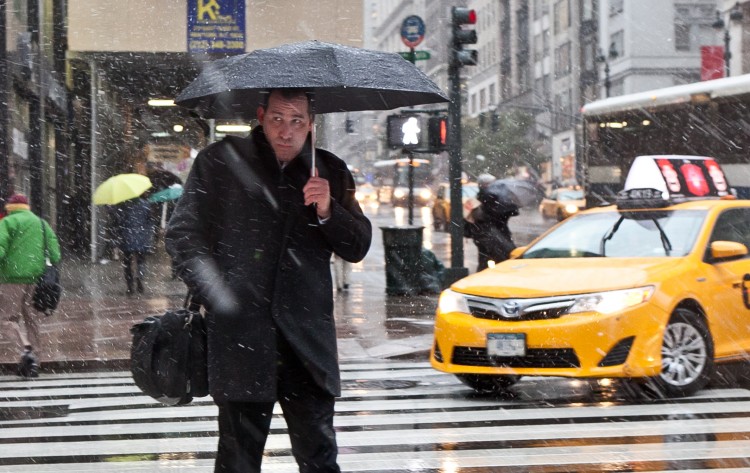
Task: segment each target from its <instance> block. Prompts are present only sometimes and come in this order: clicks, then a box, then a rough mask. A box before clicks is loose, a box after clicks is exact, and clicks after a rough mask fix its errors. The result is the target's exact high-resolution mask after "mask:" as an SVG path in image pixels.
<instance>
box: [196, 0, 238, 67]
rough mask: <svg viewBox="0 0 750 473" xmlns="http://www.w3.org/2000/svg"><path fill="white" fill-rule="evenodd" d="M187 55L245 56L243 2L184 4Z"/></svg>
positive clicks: (213, 0) (221, 0)
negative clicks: (186, 6) (185, 11)
mask: <svg viewBox="0 0 750 473" xmlns="http://www.w3.org/2000/svg"><path fill="white" fill-rule="evenodd" d="M187 4H188V28H187V43H188V52H191V53H229V54H237V53H244V52H245V1H244V0H188V2H187Z"/></svg>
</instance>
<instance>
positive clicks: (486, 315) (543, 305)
mask: <svg viewBox="0 0 750 473" xmlns="http://www.w3.org/2000/svg"><path fill="white" fill-rule="evenodd" d="M466 302H467V304H468V305H469V310H470V311H471V315H472V316H474V317H476V318H478V319H489V320H503V321H507V322H523V321H526V320H544V319H557V318H559V317H561V316H563V315H565V314H566V313H567V312H568V309H570V307H571V306H572V305H573V304H574V303H575V299H572V298H570V297H567V296H563V297H544V298H538V299H493V298H489V297H479V296H466Z"/></svg>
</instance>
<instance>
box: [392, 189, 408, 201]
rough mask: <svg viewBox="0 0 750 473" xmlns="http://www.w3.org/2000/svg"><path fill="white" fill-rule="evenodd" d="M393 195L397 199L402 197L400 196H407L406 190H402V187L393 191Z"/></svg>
mask: <svg viewBox="0 0 750 473" xmlns="http://www.w3.org/2000/svg"><path fill="white" fill-rule="evenodd" d="M393 195H394V196H395V197H396V198H397V199H400V198H402V197H404V196H406V192H405V191H404V190H402V189H396V190H395V191H393Z"/></svg>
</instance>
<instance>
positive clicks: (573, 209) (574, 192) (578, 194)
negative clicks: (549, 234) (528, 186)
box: [539, 187, 586, 221]
mask: <svg viewBox="0 0 750 473" xmlns="http://www.w3.org/2000/svg"><path fill="white" fill-rule="evenodd" d="M585 208H586V200H585V199H584V196H583V189H581V188H580V187H561V188H559V189H555V190H553V191H552V192H551V193H550V194H549V195H548V196H546V197H544V198H543V199H542V201H541V202H540V203H539V213H541V214H542V217H544V218H549V219H557V220H558V221H560V220H565V219H566V218H568V217H570V216H571V215H573V214H575V213H578V212H580V211H581V210H583V209H585Z"/></svg>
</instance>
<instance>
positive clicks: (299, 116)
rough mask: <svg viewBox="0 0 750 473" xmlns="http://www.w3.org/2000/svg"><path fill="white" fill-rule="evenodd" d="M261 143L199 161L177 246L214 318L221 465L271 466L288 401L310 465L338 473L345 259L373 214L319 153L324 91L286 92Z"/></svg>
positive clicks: (173, 251)
mask: <svg viewBox="0 0 750 473" xmlns="http://www.w3.org/2000/svg"><path fill="white" fill-rule="evenodd" d="M256 115H257V118H258V121H259V122H260V125H261V126H259V127H256V128H255V129H254V130H253V131H252V133H251V135H250V137H249V138H238V137H231V136H230V137H227V138H225V139H224V140H222V141H220V142H218V143H214V144H212V145H210V146H208V147H207V148H206V149H204V150H203V151H202V152H201V153H200V154H199V155H198V157H197V158H196V161H195V164H194V165H193V168H192V170H191V173H190V175H189V176H188V179H187V182H186V184H185V189H184V193H183V195H182V197H181V199H180V201H179V203H178V204H177V208H176V209H175V211H174V213H173V215H172V218H171V219H170V222H169V225H168V228H167V233H166V245H167V250H168V251H169V253H170V255H171V256H172V257H173V258H174V260H175V262H176V263H177V265H178V268H179V271H180V276H181V277H182V278H183V280H184V281H185V282H186V283H187V284H188V286H189V287H190V289H191V291H192V292H193V293H194V296H195V298H197V300H198V301H199V302H200V303H201V304H202V305H203V307H204V308H205V309H206V312H207V326H208V351H209V354H208V356H209V360H208V363H209V365H208V369H209V386H210V392H211V395H212V396H213V398H214V401H215V402H216V404H217V405H218V407H219V447H218V454H217V458H216V466H215V471H217V472H256V471H260V467H261V459H262V456H263V450H264V445H265V441H266V438H267V436H268V432H269V428H270V424H271V418H272V413H273V407H274V404H275V403H276V402H279V403H280V405H281V408H282V410H283V413H284V417H285V419H286V423H287V426H288V430H289V436H290V438H291V444H292V451H293V453H294V456H295V458H296V460H297V463H298V464H299V467H300V471H302V472H338V471H340V469H339V467H338V464H337V460H336V457H337V445H336V439H335V433H334V430H333V414H334V398H335V396H338V395H340V378H339V367H338V360H337V348H336V329H335V325H334V321H333V291H332V282H331V272H330V266H329V265H330V263H329V262H330V258H331V254H332V253H335V254H336V255H338V256H339V257H341V258H343V259H345V260H347V261H350V262H356V261H360V260H361V259H362V258H364V256H365V255H366V253H367V251H368V249H369V246H370V241H371V236H372V228H371V224H370V221H369V220H368V219H367V218H366V217H365V216H364V215H363V213H362V210H361V209H360V207H359V204H358V203H357V200H356V199H355V197H354V191H355V186H354V179H353V177H352V175H351V173H350V172H349V170H348V169H347V166H346V163H345V162H344V161H343V160H341V159H339V158H338V157H336V156H334V155H333V154H331V153H329V152H327V151H324V150H320V149H318V150H315V154H316V156H317V157H316V160H315V165H313V164H312V163H313V161H312V156H311V155H312V151H313V150H312V147H311V139H310V134H311V131H312V130H313V118H314V117H313V115H312V110H311V105H310V96H309V95H308V94H307V93H306V92H305V90H301V89H275V90H272V91H270V93H268V94H267V99H266V101H265V103H263V104H262V105H261V106H260V107H258V109H257V111H256Z"/></svg>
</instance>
